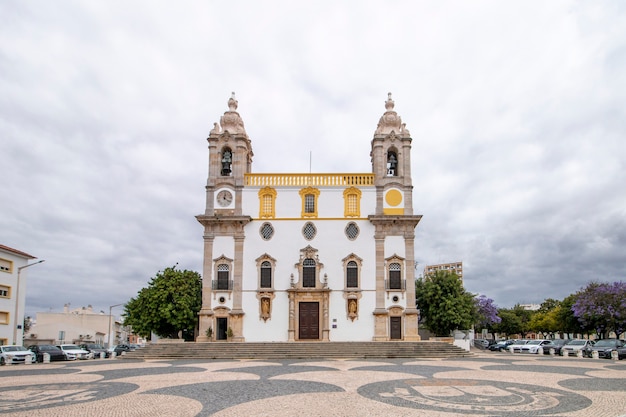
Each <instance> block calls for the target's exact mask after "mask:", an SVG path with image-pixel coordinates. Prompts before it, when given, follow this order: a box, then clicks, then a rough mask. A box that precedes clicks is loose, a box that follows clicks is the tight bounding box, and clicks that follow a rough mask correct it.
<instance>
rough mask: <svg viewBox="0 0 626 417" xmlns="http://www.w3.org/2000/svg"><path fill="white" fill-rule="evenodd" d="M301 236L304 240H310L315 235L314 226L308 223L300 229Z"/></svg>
mask: <svg viewBox="0 0 626 417" xmlns="http://www.w3.org/2000/svg"><path fill="white" fill-rule="evenodd" d="M302 234H303V235H304V238H305V239H306V240H311V239H313V238H314V237H315V235H316V234H317V229H316V228H315V225H314V224H313V223H311V222H308V223H307V224H305V225H304V227H303V228H302Z"/></svg>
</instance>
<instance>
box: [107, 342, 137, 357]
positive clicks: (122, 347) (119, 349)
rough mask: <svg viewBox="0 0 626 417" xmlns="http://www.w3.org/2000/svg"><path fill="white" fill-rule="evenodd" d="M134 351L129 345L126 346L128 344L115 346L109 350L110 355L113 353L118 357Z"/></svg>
mask: <svg viewBox="0 0 626 417" xmlns="http://www.w3.org/2000/svg"><path fill="white" fill-rule="evenodd" d="M132 350H133V349H132V348H131V347H130V346H129V345H126V344H122V345H115V346H113V347H110V348H109V354H110V353H112V352H115V354H116V355H117V356H119V355H121V354H122V352H130V351H132Z"/></svg>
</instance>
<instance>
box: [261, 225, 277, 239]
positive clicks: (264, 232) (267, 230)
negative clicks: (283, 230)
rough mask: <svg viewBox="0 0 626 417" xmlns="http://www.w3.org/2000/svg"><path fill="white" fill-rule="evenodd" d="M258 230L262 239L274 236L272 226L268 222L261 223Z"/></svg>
mask: <svg viewBox="0 0 626 417" xmlns="http://www.w3.org/2000/svg"><path fill="white" fill-rule="evenodd" d="M260 232H261V237H262V238H263V240H270V239H271V238H272V236H274V227H273V226H272V225H271V224H269V223H263V226H261V230H260Z"/></svg>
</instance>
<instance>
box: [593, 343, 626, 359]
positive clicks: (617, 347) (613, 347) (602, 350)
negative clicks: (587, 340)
mask: <svg viewBox="0 0 626 417" xmlns="http://www.w3.org/2000/svg"><path fill="white" fill-rule="evenodd" d="M594 351H595V352H598V357H599V358H605V359H611V352H613V351H616V352H617V355H618V358H619V359H623V358H626V349H625V343H624V341H623V340H619V339H601V340H598V341H597V342H596V343H595V344H594V345H593V346H590V347H588V348H587V349H585V350H584V351H583V354H584V356H587V357H588V358H591V357H593V352H594Z"/></svg>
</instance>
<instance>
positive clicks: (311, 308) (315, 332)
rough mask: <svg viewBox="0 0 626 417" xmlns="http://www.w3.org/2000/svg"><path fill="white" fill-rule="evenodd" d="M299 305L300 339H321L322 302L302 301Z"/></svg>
mask: <svg viewBox="0 0 626 417" xmlns="http://www.w3.org/2000/svg"><path fill="white" fill-rule="evenodd" d="M298 307H299V310H300V311H299V313H298V339H300V340H302V339H307V340H311V339H314V340H319V338H320V303H318V302H300V303H299V304H298Z"/></svg>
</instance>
